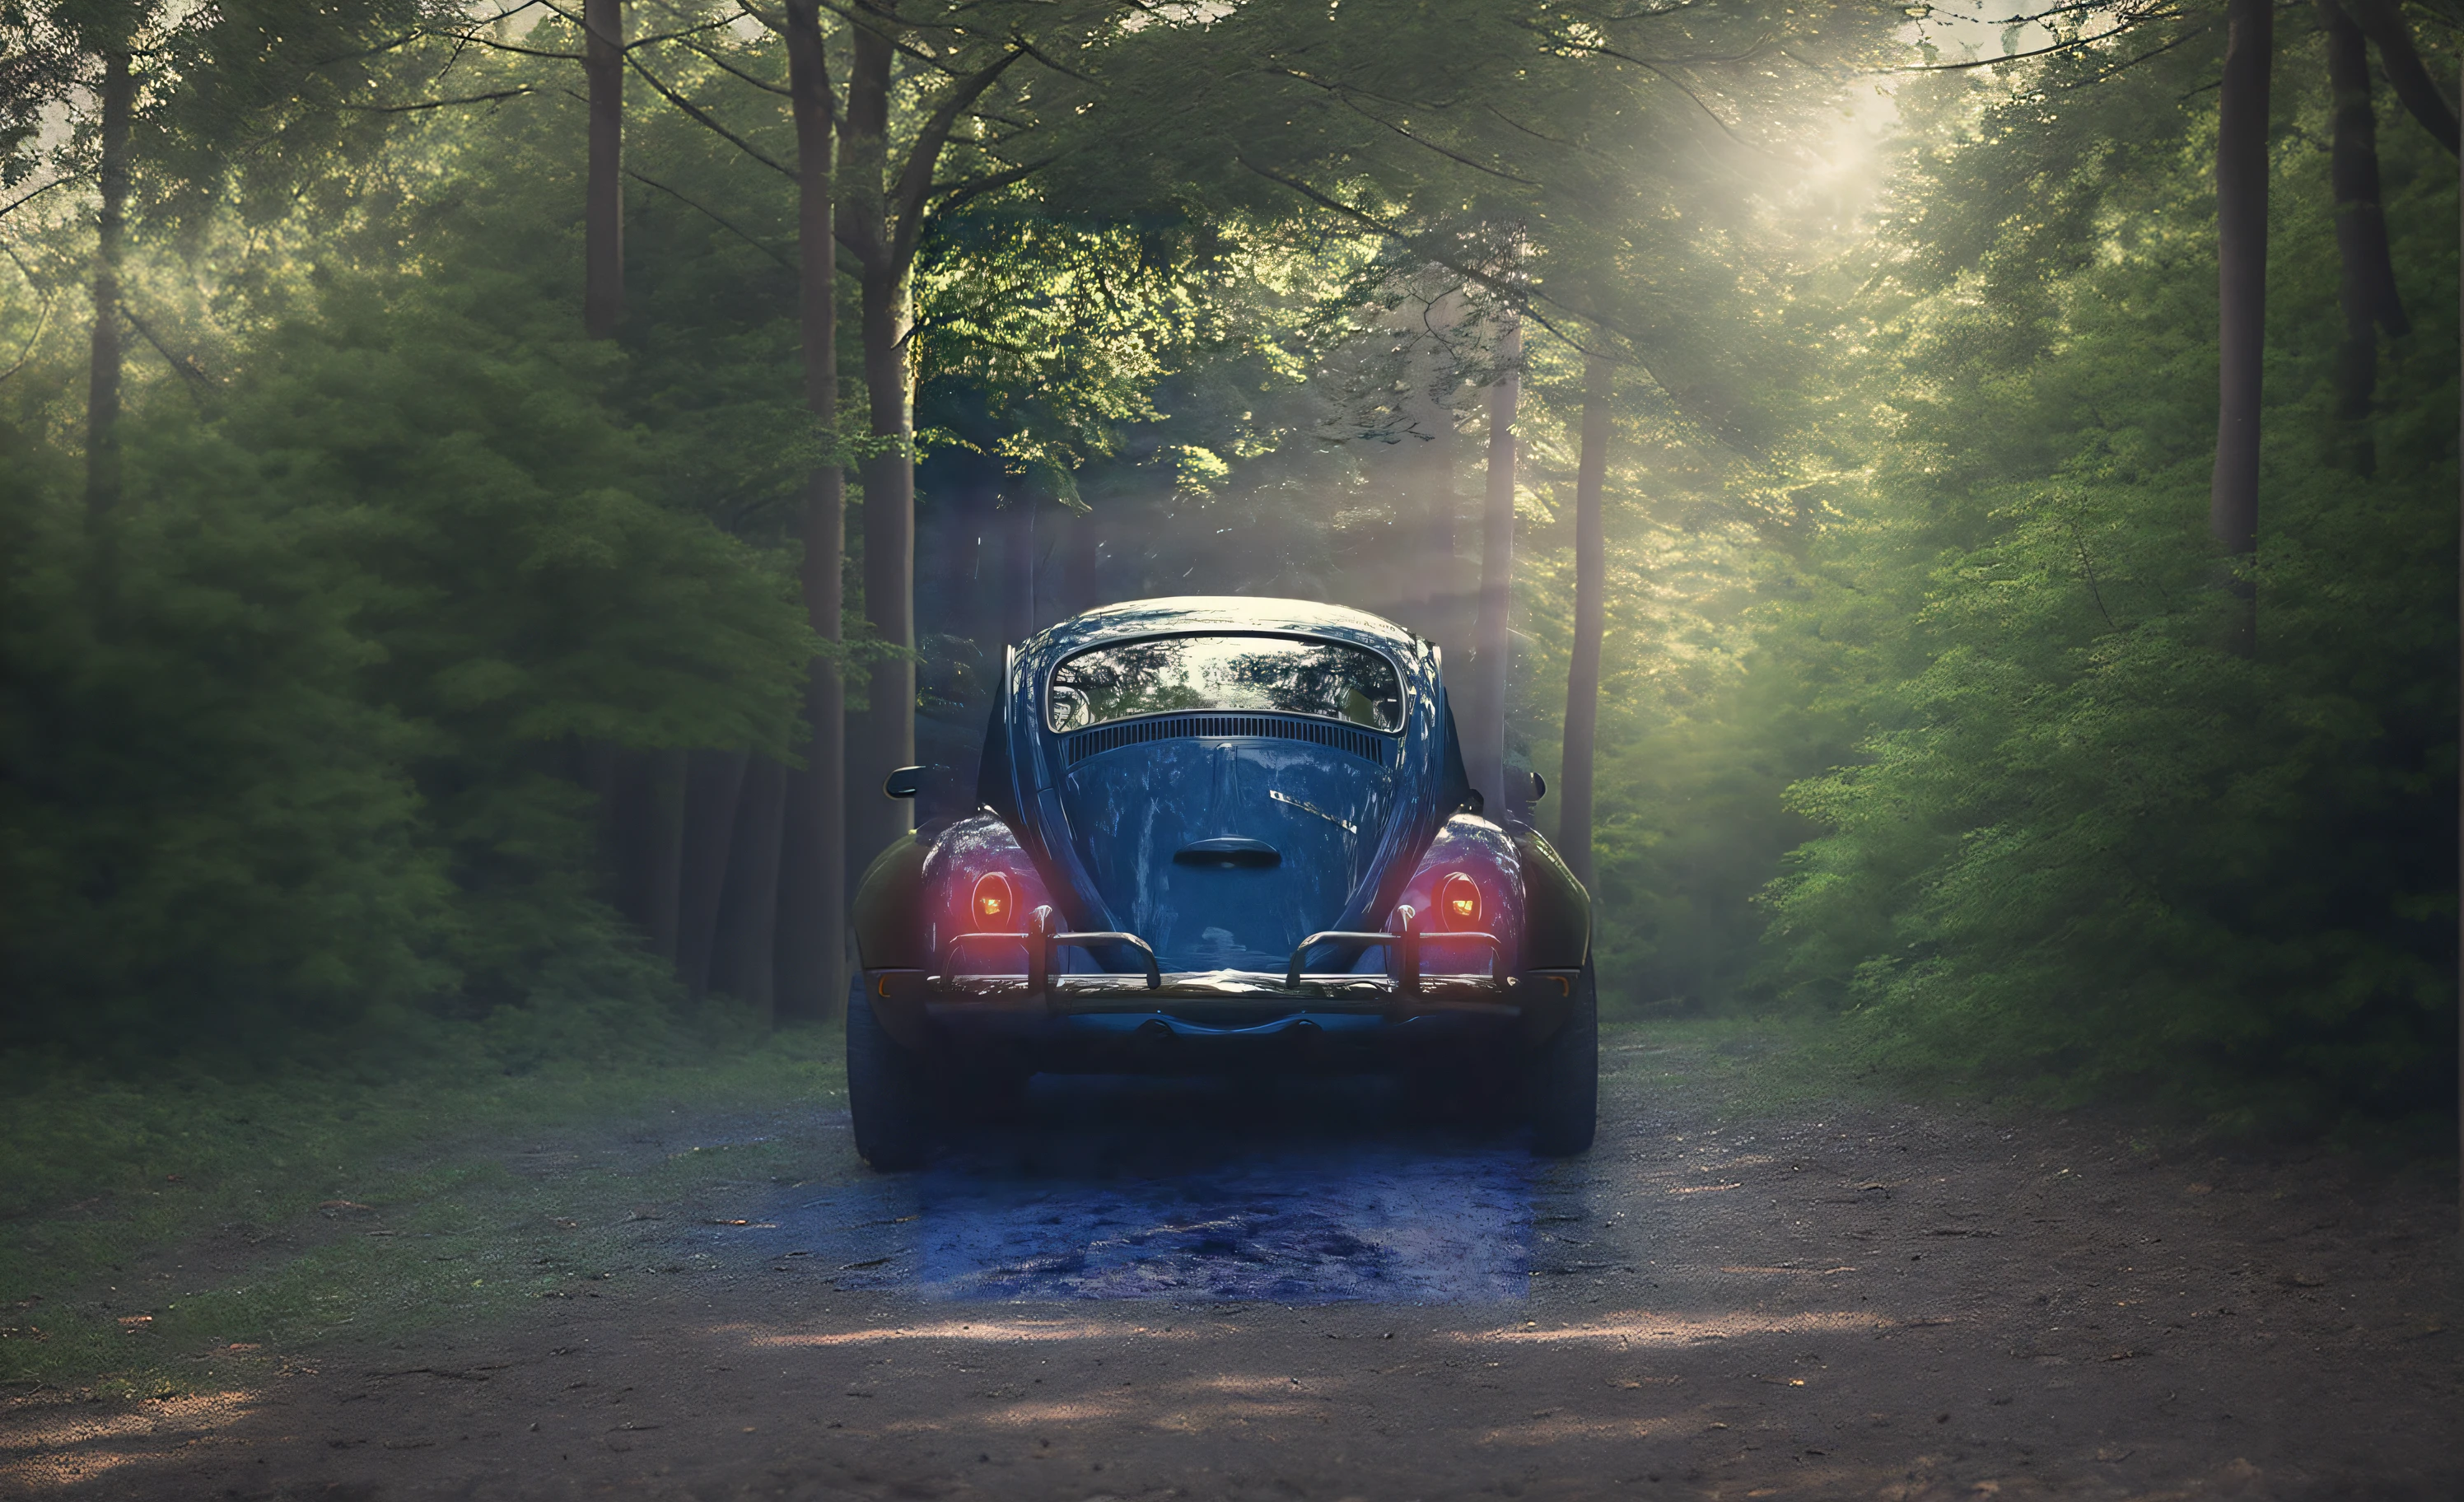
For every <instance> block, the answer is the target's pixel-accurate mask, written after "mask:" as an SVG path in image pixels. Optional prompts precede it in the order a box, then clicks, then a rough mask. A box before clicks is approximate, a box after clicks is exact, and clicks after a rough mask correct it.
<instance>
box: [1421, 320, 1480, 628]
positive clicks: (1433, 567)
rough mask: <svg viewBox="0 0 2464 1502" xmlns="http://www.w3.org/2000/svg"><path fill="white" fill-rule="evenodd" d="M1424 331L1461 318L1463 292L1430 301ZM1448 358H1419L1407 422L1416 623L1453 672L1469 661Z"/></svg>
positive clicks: (1434, 354) (1440, 352)
mask: <svg viewBox="0 0 2464 1502" xmlns="http://www.w3.org/2000/svg"><path fill="white" fill-rule="evenodd" d="M1425 317H1426V322H1427V324H1428V328H1429V330H1430V331H1431V332H1432V333H1433V334H1434V335H1437V336H1440V337H1442V336H1443V335H1444V334H1446V333H1447V332H1448V331H1450V330H1452V329H1453V328H1454V327H1455V325H1456V324H1457V323H1459V322H1461V321H1462V318H1463V294H1462V293H1461V292H1448V293H1445V294H1442V295H1441V296H1440V297H1439V298H1437V299H1436V300H1435V301H1433V302H1431V303H1430V304H1429V306H1428V311H1427V314H1426V316H1425ZM1455 379H1456V377H1455V370H1454V359H1453V357H1452V355H1451V354H1449V353H1448V352H1447V351H1445V350H1444V349H1442V348H1432V349H1430V350H1428V352H1427V353H1426V355H1425V357H1424V358H1423V359H1422V360H1421V361H1420V362H1419V367H1418V380H1417V381H1416V382H1415V385H1416V386H1417V387H1418V388H1419V389H1418V391H1417V393H1416V395H1415V398H1414V402H1415V407H1416V410H1415V412H1414V414H1413V425H1414V426H1415V427H1416V428H1419V429H1420V430H1421V431H1424V432H1426V433H1427V435H1428V440H1427V442H1426V443H1425V444H1424V445H1422V452H1421V453H1420V455H1419V463H1418V464H1417V465H1416V470H1417V474H1416V475H1415V477H1414V481H1413V484H1414V488H1415V491H1416V493H1417V502H1418V503H1417V504H1416V505H1415V506H1414V507H1413V511H1414V513H1415V516H1414V519H1415V522H1416V523H1417V525H1416V528H1415V530H1416V531H1417V532H1418V533H1419V535H1418V536H1417V537H1415V538H1414V539H1413V540H1412V543H1411V552H1412V554H1413V561H1414V564H1415V567H1416V570H1417V573H1418V578H1419V599H1418V601H1417V602H1416V603H1417V605H1418V607H1419V612H1418V613H1419V621H1418V622H1417V623H1416V624H1417V625H1419V628H1420V630H1423V631H1425V632H1427V633H1428V637H1429V639H1430V640H1431V641H1433V642H1436V643H1437V644H1438V646H1439V648H1440V649H1441V651H1442V652H1445V653H1447V654H1448V655H1449V657H1450V660H1451V662H1452V665H1453V667H1454V669H1455V670H1456V671H1457V672H1461V671H1463V670H1464V669H1467V668H1468V667H1469V666H1470V665H1471V655H1472V654H1471V647H1470V636H1469V627H1470V620H1471V614H1472V612H1471V610H1470V609H1468V608H1466V607H1467V606H1468V605H1469V603H1470V600H1469V596H1470V595H1471V593H1472V591H1471V590H1469V589H1467V588H1466V587H1465V586H1464V578H1463V559H1462V555H1461V551H1460V549H1458V548H1457V547H1456V545H1455V531H1456V526H1457V523H1458V522H1459V521H1460V520H1461V513H1462V503H1461V497H1459V496H1458V495H1457V494H1456V491H1455V460H1456V457H1457V455H1456V449H1457V447H1458V444H1459V442H1460V440H1459V437H1458V434H1457V433H1456V431H1455V412H1454V406H1453V403H1452V401H1451V398H1452V396H1453V394H1454V387H1455Z"/></svg>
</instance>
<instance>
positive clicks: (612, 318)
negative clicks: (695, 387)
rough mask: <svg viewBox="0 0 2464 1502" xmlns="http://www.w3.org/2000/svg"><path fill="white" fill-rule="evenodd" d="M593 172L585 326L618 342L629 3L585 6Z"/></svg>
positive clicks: (586, 226) (588, 188) (587, 216)
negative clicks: (626, 29)
mask: <svg viewBox="0 0 2464 1502" xmlns="http://www.w3.org/2000/svg"><path fill="white" fill-rule="evenodd" d="M582 28H583V43H582V71H583V76H584V77H587V78H588V80H589V84H590V166H589V177H588V181H587V183H586V184H585V186H584V189H583V193H584V208H583V219H582V230H583V292H582V326H583V331H584V332H586V333H587V334H589V336H590V337H591V338H592V339H613V338H615V337H616V326H617V325H618V324H619V323H622V322H623V321H624V320H625V0H583V4H582Z"/></svg>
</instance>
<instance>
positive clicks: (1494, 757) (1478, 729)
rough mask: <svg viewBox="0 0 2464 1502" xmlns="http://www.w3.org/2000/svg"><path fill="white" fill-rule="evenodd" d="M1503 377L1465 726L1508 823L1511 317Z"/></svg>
mask: <svg viewBox="0 0 2464 1502" xmlns="http://www.w3.org/2000/svg"><path fill="white" fill-rule="evenodd" d="M1497 360H1498V365H1499V367H1500V371H1501V373H1500V374H1499V376H1498V378H1497V379H1496V381H1494V382H1493V383H1491V384H1490V386H1489V388H1488V495H1487V497H1486V500H1485V503H1484V504H1483V505H1482V507H1481V526H1480V616H1479V619H1478V621H1477V622H1476V623H1475V624H1474V626H1473V628H1472V683H1471V689H1472V693H1471V696H1470V706H1469V707H1470V714H1469V715H1467V716H1465V717H1464V718H1463V720H1462V721H1460V722H1459V728H1460V729H1461V731H1462V733H1463V766H1464V769H1465V770H1466V771H1467V772H1469V773H1470V774H1471V784H1472V786H1474V787H1476V788H1478V789H1480V792H1481V795H1482V797H1484V798H1485V799H1486V800H1487V803H1488V808H1489V812H1490V813H1491V815H1492V816H1496V817H1502V816H1504V815H1505V814H1506V812H1507V809H1508V808H1509V807H1510V806H1512V805H1513V803H1514V800H1513V799H1511V798H1510V797H1509V796H1508V794H1507V786H1506V668H1507V660H1508V658H1509V657H1510V656H1511V655H1512V651H1513V649H1512V645H1511V636H1510V632H1509V628H1510V626H1511V624H1512V623H1511V615H1512V609H1513V604H1514V409H1515V405H1516V403H1517V401H1518V400H1519V399H1520V397H1521V395H1522V389H1523V370H1522V367H1523V325H1522V322H1521V321H1520V320H1518V319H1516V318H1515V317H1514V316H1513V315H1511V314H1509V315H1508V316H1507V324H1506V327H1505V329H1504V331H1503V332H1502V333H1501V334H1500V335H1499V337H1498V341H1497Z"/></svg>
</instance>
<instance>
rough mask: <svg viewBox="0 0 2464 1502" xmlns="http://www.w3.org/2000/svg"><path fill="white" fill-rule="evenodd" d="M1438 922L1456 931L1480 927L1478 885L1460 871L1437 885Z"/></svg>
mask: <svg viewBox="0 0 2464 1502" xmlns="http://www.w3.org/2000/svg"><path fill="white" fill-rule="evenodd" d="M1438 922H1439V923H1440V924H1441V926H1443V927H1446V928H1451V929H1455V930H1458V931H1462V930H1465V929H1475V928H1478V927H1480V886H1479V884H1478V883H1476V882H1474V881H1473V880H1472V879H1471V878H1470V877H1469V876H1466V875H1464V874H1463V872H1455V873H1454V874H1452V875H1450V876H1448V877H1447V878H1446V879H1445V880H1444V881H1442V882H1441V883H1439V885H1438Z"/></svg>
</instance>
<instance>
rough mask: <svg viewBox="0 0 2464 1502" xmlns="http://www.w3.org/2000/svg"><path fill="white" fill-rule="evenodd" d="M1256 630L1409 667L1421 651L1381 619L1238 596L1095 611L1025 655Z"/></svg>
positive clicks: (1036, 641) (1315, 604) (1043, 636)
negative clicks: (1355, 648) (1375, 651)
mask: <svg viewBox="0 0 2464 1502" xmlns="http://www.w3.org/2000/svg"><path fill="white" fill-rule="evenodd" d="M1215 630H1221V631H1260V632H1267V633H1272V634H1275V635H1297V636H1324V637H1328V638H1331V639H1332V640H1335V641H1348V642H1356V643H1358V644H1360V645H1362V646H1365V647H1376V648H1381V649H1383V650H1384V651H1386V652H1389V653H1392V654H1394V655H1396V656H1397V657H1399V658H1401V659H1402V660H1404V661H1406V662H1408V661H1410V660H1411V659H1412V658H1413V657H1414V656H1417V655H1418V654H1419V652H1421V651H1423V650H1425V648H1424V645H1423V644H1422V643H1421V642H1420V640H1419V637H1417V636H1415V635H1413V634H1412V633H1411V632H1410V631H1407V630H1404V629H1403V628H1402V627H1399V626H1397V625H1396V624H1395V623H1394V622H1392V621H1390V620H1387V619H1386V618H1385V617H1384V616H1380V615H1372V614H1370V613H1369V612H1368V611H1366V610H1355V609H1353V608H1352V607H1350V606H1345V605H1328V604H1325V603H1323V602H1321V601H1316V600H1279V599H1270V598H1261V597H1259V596H1256V595H1242V594H1187V595H1171V596H1167V597H1165V598H1162V599H1157V600H1125V601H1123V602H1121V603H1120V604H1118V605H1107V606H1100V607H1096V608H1095V609H1092V610H1089V611H1087V612H1086V613H1085V614H1083V615H1074V616H1071V617H1070V618H1069V619H1068V620H1066V621H1063V622H1061V623H1059V624H1058V625H1055V626H1051V627H1048V628H1046V629H1045V630H1043V631H1041V632H1039V633H1037V634H1036V635H1035V636H1034V637H1032V638H1030V639H1029V640H1028V642H1027V643H1026V644H1025V646H1024V648H1023V649H1022V650H1023V652H1030V653H1037V654H1050V655H1055V656H1057V655H1060V654H1062V653H1066V652H1077V651H1080V650H1082V649H1084V648H1088V647H1094V646H1100V645H1102V644H1103V643H1105V642H1111V641H1126V640H1131V639H1133V638H1136V637H1140V636H1158V635H1170V634H1176V633H1180V632H1188V631H1215Z"/></svg>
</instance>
